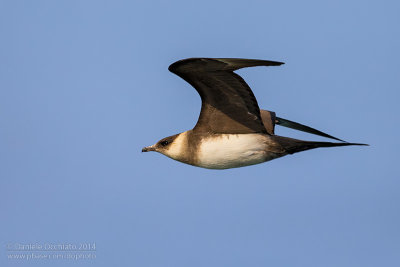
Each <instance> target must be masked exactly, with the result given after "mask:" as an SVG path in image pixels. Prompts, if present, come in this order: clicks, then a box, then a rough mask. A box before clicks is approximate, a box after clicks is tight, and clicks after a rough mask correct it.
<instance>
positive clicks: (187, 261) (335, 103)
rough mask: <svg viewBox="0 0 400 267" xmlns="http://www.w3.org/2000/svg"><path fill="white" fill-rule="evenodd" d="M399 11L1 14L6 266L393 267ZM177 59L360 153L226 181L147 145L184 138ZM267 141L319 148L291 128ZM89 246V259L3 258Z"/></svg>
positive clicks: (86, 9) (228, 5)
mask: <svg viewBox="0 0 400 267" xmlns="http://www.w3.org/2000/svg"><path fill="white" fill-rule="evenodd" d="M399 12H400V4H399V2H398V1H361V0H360V1H348V0H346V1H308V0H305V1H208V0H204V1H140V2H139V1H89V0H88V1H50V0H49V1H38V0H36V1H0V211H1V220H0V241H1V248H2V252H1V258H0V265H1V266H137V267H165V266H171V267H181V266H182V267H183V266H184V267H187V266H191V267H197V266H208V267H210V266H218V267H221V266H232V267H234V266H307V267H311V266H324V267H326V266H332V267H333V266H335V267H336V266H341V267H345V266H349V267H350V266H352V267H354V266H363V267H369V266H385V267H390V266H400V229H399V226H400V213H399V212H400V210H399V203H400V194H399V186H400V181H399V178H400V175H399V174H400V173H399V149H400V141H399V131H400V126H399V119H398V115H399V109H400V108H399V98H400V94H399V91H400V88H399V85H400V71H399V62H400V52H399V47H400V27H399V25H400V16H399ZM187 57H243V58H257V59H269V60H277V61H283V62H286V64H285V65H283V66H280V67H270V68H263V67H259V68H251V69H246V70H240V71H239V74H241V75H242V76H243V77H244V78H245V79H246V81H247V82H248V83H249V85H250V86H251V87H252V89H253V91H254V94H255V95H256V97H257V99H258V102H259V105H260V107H261V108H264V109H269V110H274V111H276V112H277V114H278V116H281V117H284V118H287V119H291V120H295V121H298V122H301V123H304V124H307V125H310V126H313V127H315V128H317V129H320V130H322V131H325V132H327V133H330V134H332V135H333V136H337V137H339V138H343V139H345V140H347V141H351V142H362V143H369V144H370V145H371V146H370V147H346V148H330V149H317V150H312V151H307V152H303V153H299V154H295V155H293V156H286V157H283V158H280V159H277V160H274V161H271V162H267V163H263V164H259V165H255V166H250V167H245V168H239V169H231V170H226V171H215V170H206V169H201V168H196V167H192V166H189V165H184V164H182V163H179V162H176V161H173V160H171V159H169V158H167V157H165V156H162V155H161V154H156V153H146V154H145V153H141V152H140V151H141V148H142V147H143V146H147V145H151V144H153V143H155V142H156V141H158V140H159V139H161V138H163V137H165V136H169V135H172V134H176V133H179V132H182V131H185V130H188V129H191V128H192V127H193V126H194V124H195V122H196V120H197V117H198V114H199V111H200V104H201V103H200V98H199V96H198V95H197V93H196V91H195V90H194V89H193V88H191V87H190V85H189V84H187V83H186V82H185V81H183V80H181V79H180V78H179V77H178V76H175V75H174V74H172V73H170V72H169V71H168V70H167V68H168V66H169V64H171V63H173V62H174V61H176V60H179V59H182V58H187ZM277 134H280V135H286V136H292V137H297V138H303V139H307V140H323V139H321V138H318V137H314V136H311V135H306V134H299V133H296V132H295V131H292V130H286V129H282V128H278V129H277ZM86 242H95V243H96V250H97V251H96V259H86V260H68V259H63V260H61V259H58V260H57V259H50V260H45V259H42V260H39V259H36V260H35V259H31V260H15V259H8V258H7V255H8V254H9V251H7V245H9V244H11V245H14V244H37V243H38V244H80V243H86Z"/></svg>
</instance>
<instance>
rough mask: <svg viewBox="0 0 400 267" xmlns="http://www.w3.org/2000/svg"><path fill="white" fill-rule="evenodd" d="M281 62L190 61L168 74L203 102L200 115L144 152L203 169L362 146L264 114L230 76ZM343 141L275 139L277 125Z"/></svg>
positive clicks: (243, 85)
mask: <svg viewBox="0 0 400 267" xmlns="http://www.w3.org/2000/svg"><path fill="white" fill-rule="evenodd" d="M282 64H284V63H283V62H276V61H269V60H256V59H238V58H189V59H183V60H179V61H177V62H175V63H173V64H171V65H170V66H169V68H168V69H169V70H170V71H171V72H173V73H175V74H176V75H178V76H179V77H181V78H182V79H184V80H185V81H186V82H188V83H189V84H191V85H192V86H193V87H194V88H195V89H196V91H197V92H198V93H199V95H200V97H201V101H202V104H201V112H200V116H199V119H198V121H197V124H196V126H195V127H194V128H193V129H192V130H189V131H185V132H183V133H179V134H175V135H172V136H169V137H165V138H163V139H161V140H160V141H158V142H157V143H156V144H154V145H152V146H148V147H144V148H143V149H142V152H148V151H156V152H159V153H161V154H164V155H165V156H168V157H170V158H172V159H174V160H177V161H180V162H183V163H186V164H190V165H193V166H197V167H202V168H207V169H229V168H237V167H243V166H248V165H254V164H258V163H262V162H266V161H269V160H273V159H276V158H279V157H283V156H285V155H288V154H294V153H297V152H301V151H305V150H309V149H314V148H318V147H336V146H350V145H366V144H358V143H347V142H344V141H343V140H341V139H338V138H336V137H333V136H331V135H328V134H326V133H323V132H321V131H318V130H316V129H314V128H311V127H308V126H305V125H303V124H300V123H297V122H293V121H290V120H287V119H283V118H279V117H277V116H276V115H275V112H272V111H268V110H262V109H260V108H259V106H258V104H257V100H256V98H255V96H254V94H253V92H252V91H251V89H250V87H249V86H248V85H247V83H246V82H245V81H244V80H243V78H242V77H240V76H239V75H238V74H236V73H235V72H234V71H235V70H238V69H241V68H246V67H255V66H279V65H282ZM276 124H277V125H281V126H285V127H289V128H292V129H295V130H300V131H304V132H308V133H311V134H316V135H320V136H324V137H327V138H331V139H335V140H338V141H341V142H335V143H332V142H313V141H303V140H297V139H293V138H289V137H283V136H278V135H275V134H274V128H275V125H276Z"/></svg>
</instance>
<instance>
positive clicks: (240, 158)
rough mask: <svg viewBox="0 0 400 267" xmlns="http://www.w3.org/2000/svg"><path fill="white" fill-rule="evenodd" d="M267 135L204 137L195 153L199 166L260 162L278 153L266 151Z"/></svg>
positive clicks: (217, 166) (272, 157) (220, 167)
mask: <svg viewBox="0 0 400 267" xmlns="http://www.w3.org/2000/svg"><path fill="white" fill-rule="evenodd" d="M267 144H268V140H267V137H265V136H263V135H260V134H224V135H218V136H214V137H210V138H207V139H204V140H203V141H202V142H201V144H200V146H199V152H198V155H197V160H198V162H197V164H196V165H198V166H199V167H203V168H208V169H228V168H236V167H243V166H248V165H253V164H258V163H262V162H265V161H268V160H271V159H274V158H277V157H278V155H276V154H271V153H270V152H267V150H266V148H267V146H268V145H267Z"/></svg>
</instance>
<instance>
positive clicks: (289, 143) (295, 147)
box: [274, 136, 368, 154]
mask: <svg viewBox="0 0 400 267" xmlns="http://www.w3.org/2000/svg"><path fill="white" fill-rule="evenodd" d="M274 137H276V141H278V143H279V144H280V145H281V146H282V147H283V148H284V150H285V151H286V152H287V153H289V154H294V153H297V152H301V151H305V150H310V149H314V148H319V147H337V146H368V144H361V143H347V142H343V143H332V142H314V141H303V140H297V139H293V138H288V137H283V136H274Z"/></svg>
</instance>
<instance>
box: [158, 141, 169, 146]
mask: <svg viewBox="0 0 400 267" xmlns="http://www.w3.org/2000/svg"><path fill="white" fill-rule="evenodd" d="M160 144H161V145H162V146H166V145H168V144H169V142H168V141H167V140H165V141H162V142H161V143H160Z"/></svg>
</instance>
